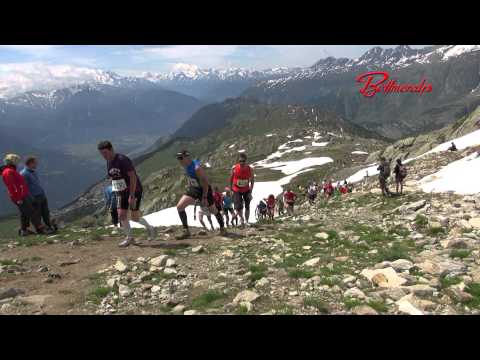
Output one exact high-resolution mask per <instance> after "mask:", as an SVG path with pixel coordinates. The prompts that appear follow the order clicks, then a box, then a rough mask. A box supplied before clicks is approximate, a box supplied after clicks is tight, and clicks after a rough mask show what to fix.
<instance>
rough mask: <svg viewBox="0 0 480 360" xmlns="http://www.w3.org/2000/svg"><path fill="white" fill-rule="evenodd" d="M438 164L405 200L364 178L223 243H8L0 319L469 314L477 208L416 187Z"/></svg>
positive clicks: (479, 229)
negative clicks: (1, 316) (352, 188)
mask: <svg viewBox="0 0 480 360" xmlns="http://www.w3.org/2000/svg"><path fill="white" fill-rule="evenodd" d="M467 151H469V150H467ZM470 151H471V150H470ZM448 156H453V157H455V156H457V154H449V155H448ZM444 159H445V156H440V155H439V154H431V155H429V156H428V157H423V158H421V159H419V160H418V161H416V162H415V164H413V165H412V166H411V168H410V173H409V181H408V182H407V186H406V189H405V195H403V196H399V197H392V198H386V199H385V198H382V197H381V196H380V195H379V191H378V190H377V189H376V184H375V180H374V179H371V180H370V181H369V182H368V183H367V184H366V185H365V186H364V187H363V189H362V188H361V187H360V186H358V187H357V188H356V191H355V192H354V193H352V194H347V195H345V196H342V197H339V198H334V199H331V200H330V201H328V202H326V201H323V200H321V199H319V200H318V201H317V203H316V204H315V205H313V206H311V205H308V204H307V203H306V202H305V201H304V200H301V204H300V206H299V208H298V209H297V214H296V215H295V216H294V217H287V216H281V217H279V218H278V219H277V220H276V221H275V222H274V223H259V224H257V225H255V226H254V227H252V228H247V229H237V228H236V229H230V235H229V236H228V237H221V236H218V235H217V234H215V233H206V232H203V231H196V233H195V235H194V236H193V238H192V239H190V240H188V241H185V242H179V241H175V240H172V238H173V235H175V233H176V232H177V231H180V229H179V228H177V227H170V228H161V229H159V230H161V231H160V233H159V236H158V239H156V240H155V241H152V242H148V241H145V240H144V241H143V245H142V246H140V247H132V248H128V249H126V250H125V249H118V248H116V247H115V245H116V240H118V235H117V234H116V231H115V230H114V231H113V232H112V230H111V229H105V228H104V227H103V226H100V225H101V223H98V224H95V223H91V222H86V221H85V222H82V223H79V224H76V225H72V226H69V227H68V228H66V229H64V230H62V233H60V234H59V235H56V236H54V237H50V238H45V237H37V238H32V239H26V240H21V241H18V240H10V241H8V239H7V241H6V242H5V243H4V245H3V246H2V247H1V248H0V249H1V250H0V264H1V266H0V284H1V285H0V288H1V290H0V304H1V305H0V311H1V312H2V313H3V314H31V313H36V314H45V313H46V314H54V313H72V314H184V315H190V314H276V315H282V314H310V315H313V314H315V315H323V314H335V315H342V314H358V315H376V314H390V315H396V314H412V315H421V314H478V313H479V311H480V252H479V244H480V199H479V198H478V196H458V195H454V194H428V195H427V194H425V193H423V192H420V191H419V189H418V187H417V186H416V179H419V178H421V177H423V176H424V172H425V171H428V172H430V171H436V170H438V168H439V167H441V166H442V162H443V161H444ZM450 160H452V161H453V160H454V158H451V159H450ZM426 169H429V170H426ZM137 235H138V237H139V238H140V239H142V237H143V234H142V233H139V234H137ZM27 240H28V242H26V241H27ZM26 245H30V246H27V247H26ZM32 245H33V246H32ZM66 252H67V253H68V255H65V254H66ZM33 254H36V256H35V257H32V255H33Z"/></svg>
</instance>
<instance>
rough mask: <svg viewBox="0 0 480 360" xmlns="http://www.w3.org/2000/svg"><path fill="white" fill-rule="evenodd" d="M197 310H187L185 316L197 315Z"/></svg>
mask: <svg viewBox="0 0 480 360" xmlns="http://www.w3.org/2000/svg"><path fill="white" fill-rule="evenodd" d="M197 313H198V312H197V310H187V311H185V312H184V313H183V315H197Z"/></svg>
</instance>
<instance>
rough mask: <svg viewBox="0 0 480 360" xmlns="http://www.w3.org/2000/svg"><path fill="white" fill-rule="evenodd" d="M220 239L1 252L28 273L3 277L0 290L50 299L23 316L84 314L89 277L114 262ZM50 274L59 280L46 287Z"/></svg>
mask: <svg viewBox="0 0 480 360" xmlns="http://www.w3.org/2000/svg"><path fill="white" fill-rule="evenodd" d="M219 239H220V240H221V239H222V238H217V237H216V236H214V235H213V234H208V235H206V236H201V237H200V236H196V237H193V238H192V239H188V240H182V241H176V240H167V241H165V240H157V241H142V244H141V245H140V246H130V247H128V248H119V247H118V241H119V239H118V238H113V237H105V238H104V239H103V240H101V241H96V242H89V243H87V244H85V245H80V246H72V245H69V244H68V243H58V244H41V245H36V246H30V247H15V248H13V249H4V251H2V252H1V253H0V259H3V260H6V259H8V260H12V259H19V260H24V262H23V263H22V265H21V267H23V268H26V269H28V270H27V272H25V273H22V274H3V275H4V276H1V277H0V288H1V287H3V288H19V289H22V290H25V295H24V296H32V295H50V297H48V298H47V299H46V300H45V303H44V304H43V305H33V306H29V307H28V308H25V310H27V311H26V313H46V314H67V313H68V314H83V313H84V311H85V310H83V309H82V305H83V304H84V302H85V297H86V295H87V294H88V292H89V291H90V290H91V288H92V282H91V281H90V279H89V277H91V276H92V275H94V274H96V273H97V272H98V271H99V270H102V269H105V268H107V267H109V266H111V265H112V263H114V262H115V261H116V259H118V258H125V259H136V258H138V257H152V256H157V255H160V254H162V253H163V250H165V249H180V248H186V247H191V246H197V245H200V244H206V243H211V242H218V241H219ZM32 259H34V260H35V259H37V260H36V261H32ZM38 259H40V260H38ZM77 260H79V261H78V263H75V264H69V265H64V266H61V265H60V264H61V263H63V262H76V261H77ZM44 266H46V267H47V268H48V271H45V272H39V271H38V269H39V268H40V267H44ZM52 273H53V274H59V275H60V276H61V278H54V279H52V280H53V281H52V282H51V283H47V282H46V280H47V279H48V278H49V275H48V274H52ZM79 305H80V306H79Z"/></svg>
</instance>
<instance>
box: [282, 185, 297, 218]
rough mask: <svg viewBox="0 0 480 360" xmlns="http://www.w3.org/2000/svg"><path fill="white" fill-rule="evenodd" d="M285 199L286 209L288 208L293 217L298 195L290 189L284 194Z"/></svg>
mask: <svg viewBox="0 0 480 360" xmlns="http://www.w3.org/2000/svg"><path fill="white" fill-rule="evenodd" d="M283 199H284V202H285V207H286V208H287V213H288V215H293V207H294V206H295V200H296V199H297V194H295V193H294V192H293V191H291V190H290V189H287V191H285V193H284V194H283Z"/></svg>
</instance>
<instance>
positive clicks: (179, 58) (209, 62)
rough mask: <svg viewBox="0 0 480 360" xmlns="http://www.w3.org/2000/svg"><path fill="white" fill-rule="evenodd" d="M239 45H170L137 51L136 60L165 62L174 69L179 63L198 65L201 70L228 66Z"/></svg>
mask: <svg viewBox="0 0 480 360" xmlns="http://www.w3.org/2000/svg"><path fill="white" fill-rule="evenodd" d="M239 48H240V46H238V45H168V46H153V47H144V48H142V49H136V50H134V51H135V55H134V57H135V60H137V61H151V60H163V61H165V62H167V63H169V64H171V66H172V67H173V66H174V64H177V63H187V64H196V65H198V66H199V67H201V68H206V67H207V68H208V67H222V66H226V64H227V62H228V61H227V58H228V56H231V55H232V54H234V53H235V52H236V51H237V50H238V49H239Z"/></svg>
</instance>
